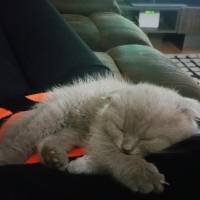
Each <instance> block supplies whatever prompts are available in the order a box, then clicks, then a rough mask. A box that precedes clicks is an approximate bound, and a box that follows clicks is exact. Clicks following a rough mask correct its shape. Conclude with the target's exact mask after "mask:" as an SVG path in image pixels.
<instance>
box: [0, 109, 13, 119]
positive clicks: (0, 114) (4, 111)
mask: <svg viewBox="0 0 200 200" xmlns="http://www.w3.org/2000/svg"><path fill="white" fill-rule="evenodd" d="M9 115H12V112H11V111H10V110H7V109H5V108H0V119H2V118H4V117H8V116H9Z"/></svg>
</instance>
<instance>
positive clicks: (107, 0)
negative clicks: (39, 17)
mask: <svg viewBox="0 0 200 200" xmlns="http://www.w3.org/2000/svg"><path fill="white" fill-rule="evenodd" d="M51 1H52V3H53V4H54V5H55V6H56V7H57V9H58V10H59V11H61V12H62V13H69V14H84V15H88V14H91V13H94V12H102V11H114V12H117V13H120V9H119V6H118V4H117V2H116V0H51Z"/></svg>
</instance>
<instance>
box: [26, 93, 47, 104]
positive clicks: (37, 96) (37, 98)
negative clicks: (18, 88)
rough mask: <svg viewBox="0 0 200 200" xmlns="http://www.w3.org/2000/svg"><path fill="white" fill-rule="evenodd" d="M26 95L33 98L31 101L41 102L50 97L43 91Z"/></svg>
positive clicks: (30, 98)
mask: <svg viewBox="0 0 200 200" xmlns="http://www.w3.org/2000/svg"><path fill="white" fill-rule="evenodd" d="M25 97H26V98H27V99H29V100H31V101H34V102H41V101H43V100H44V99H46V98H47V97H48V93H47V92H41V93H37V94H31V95H27V96H25Z"/></svg>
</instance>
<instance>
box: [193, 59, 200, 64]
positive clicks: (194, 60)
mask: <svg viewBox="0 0 200 200" xmlns="http://www.w3.org/2000/svg"><path fill="white" fill-rule="evenodd" d="M192 61H193V62H195V63H199V62H200V58H193V59H192Z"/></svg>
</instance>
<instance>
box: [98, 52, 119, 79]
mask: <svg viewBox="0 0 200 200" xmlns="http://www.w3.org/2000/svg"><path fill="white" fill-rule="evenodd" d="M95 54H96V56H97V57H98V58H99V59H100V60H101V62H102V63H103V64H104V65H105V66H107V67H108V68H109V69H110V70H111V71H112V72H113V73H114V74H116V75H118V76H119V77H121V76H122V75H121V73H120V71H119V69H118V66H117V65H116V64H115V62H114V60H113V59H112V57H111V56H110V55H109V54H107V53H104V52H95Z"/></svg>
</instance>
